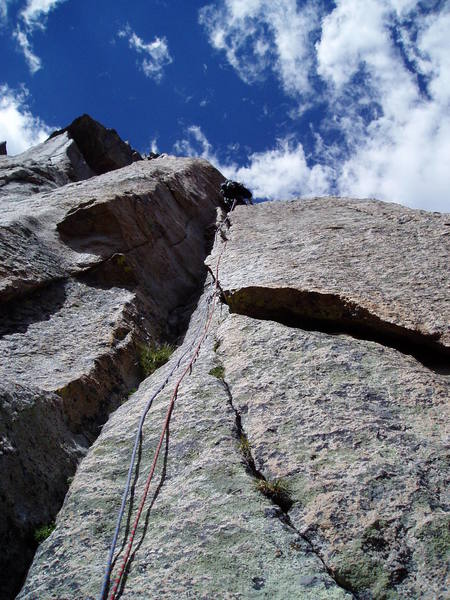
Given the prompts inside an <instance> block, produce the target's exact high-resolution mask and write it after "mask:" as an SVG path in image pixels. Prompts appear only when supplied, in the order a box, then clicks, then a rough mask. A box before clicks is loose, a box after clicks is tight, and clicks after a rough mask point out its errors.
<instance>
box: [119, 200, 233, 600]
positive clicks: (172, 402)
mask: <svg viewBox="0 0 450 600" xmlns="http://www.w3.org/2000/svg"><path fill="white" fill-rule="evenodd" d="M234 206H235V203H233V207H232V209H231V210H233V208H234ZM230 212H231V211H230ZM227 218H228V216H227V217H225V219H224V221H223V222H222V223H221V224H220V225H219V227H218V228H217V231H218V230H219V229H220V227H221V226H222V225H223V223H224V222H225V221H226V220H227ZM217 231H216V233H217ZM226 245H227V241H226V240H225V241H224V244H223V247H222V250H221V252H220V254H219V256H218V259H217V264H216V273H215V289H214V301H213V302H212V306H210V309H209V315H208V319H207V321H206V324H205V328H204V331H203V334H202V337H201V338H200V341H199V343H198V344H197V346H196V348H195V350H194V353H193V355H192V357H191V360H190V361H189V363H188V365H187V367H186V368H185V369H184V371H183V373H182V375H181V377H180V378H179V379H178V381H177V383H176V385H175V388H174V391H173V394H172V397H171V399H170V402H169V406H168V408H167V412H166V418H165V420H164V425H163V428H162V431H161V435H160V437H159V441H158V445H157V447H156V451H155V455H154V457H153V463H152V466H151V469H150V472H149V474H148V477H147V480H146V482H145V487H144V492H143V494H142V497H141V501H140V503H139V508H138V511H137V514H136V518H135V520H134V523H133V527H132V529H131V533H130V537H129V538H128V544H127V548H126V551H125V555H124V557H123V560H122V563H121V565H120V569H119V573H118V575H117V577H116V579H115V581H114V587H113V589H112V591H111V595H110V597H109V600H115V598H116V595H117V591H118V589H119V586H120V582H121V580H122V577H123V574H124V571H125V568H126V566H127V564H128V560H129V558H130V554H131V549H132V546H133V541H134V537H135V535H136V530H137V527H138V525H139V520H140V518H141V514H142V511H143V509H144V505H145V501H146V499H147V495H148V491H149V489H150V483H151V481H152V479H153V474H154V472H155V468H156V463H157V461H158V457H159V453H160V451H161V447H162V445H163V442H164V438H165V436H166V433H167V429H168V427H169V423H170V418H171V416H172V411H173V407H174V405H175V401H176V399H177V394H178V390H179V387H180V385H181V382H182V381H183V379H184V378H185V377H186V375H187V374H188V373H190V372H191V371H192V366H193V364H194V362H195V360H196V358H197V356H198V354H199V352H200V348H201V346H202V344H203V342H204V341H205V338H206V336H207V335H208V331H209V328H210V327H211V323H212V320H213V316H214V309H215V306H216V304H217V297H218V292H219V265H220V261H221V258H222V255H223V253H224V251H225V248H226Z"/></svg>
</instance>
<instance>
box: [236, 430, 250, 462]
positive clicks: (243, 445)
mask: <svg viewBox="0 0 450 600" xmlns="http://www.w3.org/2000/svg"><path fill="white" fill-rule="evenodd" d="M239 450H240V452H241V454H242V456H243V457H244V459H245V461H246V462H247V463H248V462H250V461H252V462H253V457H252V447H251V445H250V442H249V441H248V438H247V436H246V435H244V434H243V433H241V437H240V438H239Z"/></svg>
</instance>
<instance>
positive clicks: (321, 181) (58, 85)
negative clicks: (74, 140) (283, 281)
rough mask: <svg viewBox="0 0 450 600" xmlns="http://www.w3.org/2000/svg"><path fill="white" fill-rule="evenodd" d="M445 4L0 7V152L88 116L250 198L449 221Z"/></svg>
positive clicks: (180, 2) (448, 6)
mask: <svg viewBox="0 0 450 600" xmlns="http://www.w3.org/2000/svg"><path fill="white" fill-rule="evenodd" d="M449 31H450V2H449V1H448V0H447V1H442V0H424V1H421V2H417V1H413V0H336V1H335V2H329V1H326V0H314V1H305V0H301V1H300V0H210V1H209V2H208V0H201V1H197V0H188V1H187V0H133V2H129V1H127V0H109V1H106V0H96V1H95V2H92V1H90V2H88V1H87V0H0V56H1V57H2V58H1V70H0V138H2V139H7V141H8V151H9V153H10V154H15V153H18V152H21V151H23V150H24V149H26V148H27V147H29V146H30V145H33V144H35V143H37V142H39V141H42V140H43V139H45V137H46V136H47V135H48V134H49V133H50V132H51V131H52V130H54V129H56V128H59V127H62V126H64V125H67V124H68V123H70V122H71V121H72V120H73V119H74V118H75V117H77V116H78V115H80V114H82V113H85V112H87V113H89V114H90V115H92V116H93V117H94V118H96V119H98V120H99V121H101V122H102V123H103V124H104V125H106V126H108V127H114V128H115V129H117V131H118V132H119V134H120V135H121V136H122V137H123V138H124V139H128V140H129V141H130V143H131V144H132V145H133V146H134V147H136V148H137V149H138V150H140V151H141V152H147V151H149V150H150V149H153V150H156V149H158V150H159V151H160V152H168V153H171V154H180V155H193V156H203V157H205V158H208V159H209V160H210V161H211V162H212V163H213V164H215V165H216V166H217V167H218V168H219V169H220V170H221V171H222V172H223V173H224V174H225V175H227V176H230V177H232V178H235V179H239V180H241V181H243V182H245V183H246V184H247V185H248V186H249V187H250V188H251V189H252V190H253V191H254V193H255V195H256V196H257V197H259V198H270V199H285V198H292V197H298V196H302V197H307V196H313V195H324V194H337V195H347V196H356V197H376V198H380V199H383V200H389V201H395V202H400V203H402V204H405V205H408V206H412V207H416V208H423V209H427V210H441V211H450V192H449V190H450V35H449V33H448V32H449Z"/></svg>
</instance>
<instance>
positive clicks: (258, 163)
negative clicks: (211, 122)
mask: <svg viewBox="0 0 450 600" xmlns="http://www.w3.org/2000/svg"><path fill="white" fill-rule="evenodd" d="M174 151H175V152H176V154H180V155H184V156H200V157H201V158H205V159H206V160H209V161H210V162H211V163H213V164H214V165H215V166H216V167H217V168H218V169H219V170H220V171H221V172H222V173H223V174H224V175H225V176H226V177H228V178H230V179H235V180H238V181H241V182H243V183H244V184H245V185H247V186H248V187H250V188H251V189H252V191H253V194H254V195H255V197H257V198H265V199H269V200H281V199H283V200H284V199H290V198H295V197H299V196H313V195H320V194H326V193H327V192H328V190H329V187H330V178H331V176H332V172H331V170H330V169H329V168H327V167H326V166H323V165H314V166H312V167H310V166H308V164H307V161H306V157H305V153H304V150H303V146H302V144H300V143H298V142H295V141H294V140H292V139H289V138H284V139H279V140H277V142H276V145H275V147H274V148H271V149H270V150H267V151H265V152H254V153H251V154H250V155H249V157H248V161H247V164H246V165H244V166H239V165H237V164H235V163H233V162H229V161H228V162H226V161H225V162H221V160H220V159H219V158H218V156H217V155H216V154H215V152H214V150H213V147H212V144H211V143H210V142H209V141H208V139H207V137H206V135H205V134H204V133H203V131H202V129H201V128H200V126H199V125H191V126H190V127H188V128H187V130H186V137H185V138H184V139H182V140H178V141H177V142H176V143H175V145H174Z"/></svg>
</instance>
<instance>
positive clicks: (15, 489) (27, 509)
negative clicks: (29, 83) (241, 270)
mask: <svg viewBox="0 0 450 600" xmlns="http://www.w3.org/2000/svg"><path fill="white" fill-rule="evenodd" d="M78 121H80V120H78ZM74 123H77V121H76V122H74ZM86 123H87V125H89V121H88V120H87V119H86V118H85V117H82V118H81V125H80V123H78V125H77V127H78V126H80V127H81V126H82V127H84V128H85V129H84V130H83V131H82V133H83V135H84V134H86V135H88V134H89V135H88V137H89V136H90V143H91V147H89V148H88V149H87V150H86V148H84V146H83V145H82V144H80V147H83V148H84V150H85V151H86V152H87V160H89V162H90V164H91V165H92V166H93V167H94V166H96V165H94V162H93V161H92V157H91V156H90V155H89V152H90V151H91V150H92V148H94V150H92V151H93V152H94V151H95V152H97V153H98V154H99V155H101V156H103V159H105V160H106V157H109V158H110V159H111V161H112V162H109V163H102V165H103V166H102V167H101V168H100V167H99V166H98V165H97V166H96V169H97V168H98V170H99V171H101V170H104V169H105V168H106V166H107V167H108V168H111V169H114V170H113V171H111V172H108V173H104V174H102V175H96V174H95V172H94V170H93V169H92V168H91V167H90V166H89V165H88V162H87V160H86V159H85V157H84V155H83V154H82V153H81V151H80V148H79V147H78V143H77V142H75V141H74V140H75V138H76V137H77V136H78V138H80V136H81V134H80V131H79V130H78V129H77V130H73V124H72V126H70V127H69V128H68V129H67V130H66V131H64V132H62V133H60V134H58V135H56V136H54V137H52V138H51V139H50V140H49V141H47V142H45V143H44V144H42V145H41V146H40V147H38V148H37V149H31V150H30V151H28V152H27V153H25V156H24V155H20V156H19V157H12V158H11V159H10V158H8V159H7V160H8V161H9V160H11V161H15V162H14V165H15V166H13V167H11V164H12V163H9V164H10V167H11V168H12V169H13V170H14V169H15V176H14V177H15V178H13V179H10V178H9V175H8V173H7V174H6V176H5V177H4V178H3V180H2V181H3V183H4V185H3V187H2V188H1V189H2V190H3V192H4V195H3V196H2V198H1V207H2V212H1V216H0V265H1V266H0V304H1V314H2V319H1V322H0V352H1V356H2V361H1V363H0V377H1V381H2V390H1V398H0V410H1V421H0V469H1V473H2V477H1V480H0V514H1V515H2V518H1V520H0V537H1V539H2V551H1V558H0V572H2V573H9V577H8V578H4V577H1V578H0V597H1V598H10V597H13V595H14V592H17V591H18V586H20V583H21V579H22V578H23V576H24V574H25V572H26V569H27V567H28V565H29V562H30V560H31V558H32V555H33V552H34V550H35V546H36V545H35V543H34V542H33V539H32V538H33V532H34V531H35V530H36V528H38V527H39V526H41V525H46V524H48V523H49V522H51V521H52V519H53V518H54V517H55V515H56V513H57V511H58V509H59V508H60V506H61V503H62V501H63V499H64V495H65V493H66V491H67V488H68V485H69V481H70V479H71V477H72V476H73V474H74V471H75V469H76V466H77V464H78V463H79V461H80V459H81V457H82V456H84V455H85V454H86V450H87V448H88V447H89V445H90V444H91V443H92V441H93V440H94V439H95V438H96V437H97V435H98V433H99V431H100V428H101V425H102V424H103V423H104V422H105V420H106V419H107V416H108V414H109V413H110V412H111V410H113V409H115V408H116V407H117V406H118V405H120V403H122V402H123V401H124V400H126V398H127V394H128V393H129V391H130V389H132V388H135V387H137V385H138V383H139V381H140V380H141V379H142V373H141V368H140V365H139V355H140V352H141V346H142V345H143V344H144V345H145V344H148V343H152V344H159V343H162V342H164V341H170V342H175V341H176V340H177V339H178V337H179V335H180V334H181V333H182V332H183V330H184V329H185V321H186V319H187V317H188V315H189V313H190V311H192V308H190V303H192V301H193V300H194V299H195V297H198V294H199V293H200V288H201V285H202V282H203V280H204V277H205V267H204V264H203V262H204V259H205V256H206V254H207V253H208V251H209V249H210V247H211V243H212V238H211V230H210V228H211V226H214V221H215V215H216V207H217V206H218V205H219V204H220V202H221V200H220V196H219V193H218V190H219V185H220V183H221V182H222V181H223V177H222V176H221V175H220V173H219V172H218V171H216V170H215V169H214V168H213V167H211V165H209V163H207V162H206V161H201V160H195V159H179V158H174V157H166V158H160V159H157V160H154V161H151V162H148V161H139V162H132V158H131V149H130V148H129V146H128V145H127V144H125V143H124V142H122V141H121V140H120V139H119V138H118V136H117V134H116V133H115V132H111V131H110V130H105V128H103V127H102V126H100V125H99V124H96V125H95V127H93V129H91V130H89V131H88V132H87V133H86V127H87V125H86ZM94 124H95V122H94ZM97 125H98V127H97ZM71 128H72V129H71ZM99 128H100V133H98V132H99ZM102 131H103V132H106V134H105V135H104V136H102V135H101V133H102ZM69 134H70V135H73V138H70V137H69ZM95 135H97V139H96V140H92V139H91V138H92V136H95ZM118 140H119V141H118ZM94 142H95V143H94ZM119 142H120V143H119ZM102 148H103V151H102V152H101V150H102ZM127 148H128V150H129V152H128V154H127ZM55 149H56V150H55ZM55 152H56V154H55ZM73 153H75V154H73ZM73 156H76V161H77V162H76V164H77V165H78V166H80V165H81V167H80V168H81V171H78V175H79V177H78V176H77V177H75V179H76V178H79V179H84V180H83V181H77V182H74V183H68V182H70V181H72V179H74V176H73V173H74V171H73V169H74V165H75V162H74V160H73ZM30 157H31V158H30ZM5 160H6V159H5ZM21 161H23V163H21ZM122 163H125V164H128V165H129V166H126V167H123V168H118V167H119V166H122ZM2 166H4V162H3V160H0V169H1V167H2ZM38 171H39V173H40V174H39V177H40V182H39V183H37V184H36V185H37V189H36V193H33V191H34V190H33V189H32V188H31V187H30V181H29V177H28V175H29V173H30V172H33V173H37V172H38ZM3 174H4V172H3ZM85 176H86V177H85ZM42 189H43V190H45V191H41V190H42ZM7 192H8V194H7ZM22 192H23V193H22Z"/></svg>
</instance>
